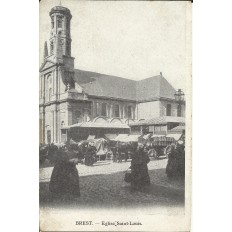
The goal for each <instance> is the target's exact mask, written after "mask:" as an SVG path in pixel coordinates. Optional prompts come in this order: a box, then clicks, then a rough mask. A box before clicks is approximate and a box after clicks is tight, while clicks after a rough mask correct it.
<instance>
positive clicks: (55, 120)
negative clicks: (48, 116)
mask: <svg viewBox="0 0 232 232" xmlns="http://www.w3.org/2000/svg"><path fill="white" fill-rule="evenodd" d="M57 133H58V131H57V108H56V106H55V110H54V139H53V140H54V142H55V143H57V142H58V141H57Z"/></svg>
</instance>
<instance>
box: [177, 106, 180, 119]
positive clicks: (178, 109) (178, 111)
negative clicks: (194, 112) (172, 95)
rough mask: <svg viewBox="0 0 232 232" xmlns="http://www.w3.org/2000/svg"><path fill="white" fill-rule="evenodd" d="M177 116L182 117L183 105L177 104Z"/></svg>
mask: <svg viewBox="0 0 232 232" xmlns="http://www.w3.org/2000/svg"><path fill="white" fill-rule="evenodd" d="M177 117H181V105H178V106H177Z"/></svg>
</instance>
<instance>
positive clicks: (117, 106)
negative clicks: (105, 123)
mask: <svg viewBox="0 0 232 232" xmlns="http://www.w3.org/2000/svg"><path fill="white" fill-rule="evenodd" d="M114 117H119V105H114Z"/></svg>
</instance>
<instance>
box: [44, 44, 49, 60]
mask: <svg viewBox="0 0 232 232" xmlns="http://www.w3.org/2000/svg"><path fill="white" fill-rule="evenodd" d="M47 56H48V45H47V41H45V43H44V60H45V58H46V57H47Z"/></svg>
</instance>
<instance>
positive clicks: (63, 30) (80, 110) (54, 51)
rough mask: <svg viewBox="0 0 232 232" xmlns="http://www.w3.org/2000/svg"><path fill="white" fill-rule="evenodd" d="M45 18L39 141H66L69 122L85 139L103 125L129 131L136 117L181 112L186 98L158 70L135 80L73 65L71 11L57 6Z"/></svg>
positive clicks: (108, 129) (110, 129)
mask: <svg viewBox="0 0 232 232" xmlns="http://www.w3.org/2000/svg"><path fill="white" fill-rule="evenodd" d="M50 18H51V32H50V41H49V42H48V43H47V42H45V45H44V60H43V63H42V65H41V67H40V77H39V82H40V93H39V107H40V142H41V143H51V142H53V143H61V142H65V141H66V140H67V130H68V129H70V128H77V129H79V130H77V131H79V132H77V133H79V137H80V138H82V139H86V138H87V137H88V136H89V135H91V134H92V135H93V134H96V133H100V132H102V131H104V133H128V132H129V131H130V127H129V125H130V123H136V122H139V121H141V120H147V119H152V118H157V117H163V116H171V117H184V116H185V115H184V114H185V104H184V103H182V104H180V103H179V102H178V101H177V100H176V99H175V96H174V94H175V92H176V90H175V89H174V88H173V87H172V85H171V84H170V83H169V82H168V81H167V80H166V79H165V78H164V77H163V75H162V73H160V74H159V75H156V76H153V77H149V78H146V79H143V80H139V81H135V80H130V79H126V78H122V77H117V76H111V75H105V74H100V73H95V72H91V71H84V70H79V69H75V67H74V57H72V53H71V48H72V47H71V43H72V39H71V36H70V28H71V19H72V15H71V12H70V10H69V9H67V8H66V7H63V6H56V7H53V8H52V9H51V11H50ZM93 55H94V54H93ZM77 137H78V135H77Z"/></svg>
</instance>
